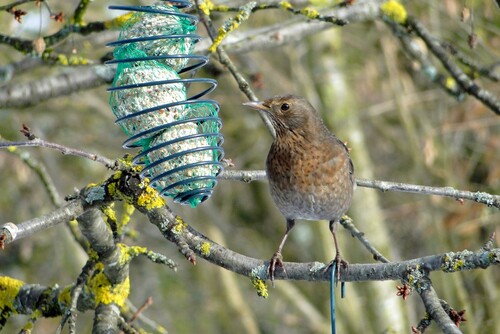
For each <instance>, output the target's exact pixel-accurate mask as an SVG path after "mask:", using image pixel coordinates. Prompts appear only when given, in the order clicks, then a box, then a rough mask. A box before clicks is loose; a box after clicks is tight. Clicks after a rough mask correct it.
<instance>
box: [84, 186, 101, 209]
mask: <svg viewBox="0 0 500 334" xmlns="http://www.w3.org/2000/svg"><path fill="white" fill-rule="evenodd" d="M105 197H106V190H105V189H104V187H103V186H94V187H90V188H87V191H86V192H85V197H84V201H85V202H87V203H88V204H90V205H91V204H92V203H94V202H95V201H103V200H104V199H105Z"/></svg>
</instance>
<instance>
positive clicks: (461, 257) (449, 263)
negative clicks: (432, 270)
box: [441, 249, 473, 273]
mask: <svg viewBox="0 0 500 334" xmlns="http://www.w3.org/2000/svg"><path fill="white" fill-rule="evenodd" d="M471 255H473V253H472V252H471V251H469V250H467V249H466V250H464V251H462V252H458V253H454V252H449V253H446V254H445V255H444V256H443V264H442V265H441V270H443V271H444V272H447V273H452V272H455V271H462V270H467V269H472V268H473V265H472V264H468V263H467V261H466V258H467V257H469V256H471Z"/></svg>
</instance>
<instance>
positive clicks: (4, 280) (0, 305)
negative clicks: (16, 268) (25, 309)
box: [0, 276, 24, 314]
mask: <svg viewBox="0 0 500 334" xmlns="http://www.w3.org/2000/svg"><path fill="white" fill-rule="evenodd" d="M23 285H24V282H23V281H20V280H17V279H14V278H11V277H8V276H0V314H1V313H3V312H4V311H7V312H9V311H15V307H14V299H15V298H16V296H17V294H18V293H19V290H20V289H21V287H22V286H23Z"/></svg>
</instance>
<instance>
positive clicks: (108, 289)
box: [88, 263, 130, 307]
mask: <svg viewBox="0 0 500 334" xmlns="http://www.w3.org/2000/svg"><path fill="white" fill-rule="evenodd" d="M88 288H89V290H90V292H91V293H92V294H93V295H94V301H95V306H96V307H97V306H98V305H99V304H106V305H108V304H112V303H113V304H115V305H117V306H118V307H123V306H124V305H125V301H126V300H127V298H128V295H129V292H130V278H129V277H128V276H127V277H126V278H125V280H124V281H123V282H120V283H116V284H112V283H111V282H110V281H109V279H108V277H107V276H106V275H105V274H104V265H103V264H102V263H98V264H97V265H96V272H95V274H94V276H92V278H91V279H90V280H89V283H88Z"/></svg>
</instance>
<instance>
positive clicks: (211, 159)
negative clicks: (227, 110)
mask: <svg viewBox="0 0 500 334" xmlns="http://www.w3.org/2000/svg"><path fill="white" fill-rule="evenodd" d="M190 6H191V4H190V2H189V1H183V0H179V1H165V2H159V3H156V4H154V5H152V6H110V7H109V8H110V9H118V10H125V11H129V12H132V14H130V15H129V17H128V19H127V20H126V22H125V23H124V25H123V27H122V30H121V32H120V35H119V38H118V40H117V41H116V42H112V43H109V44H108V45H109V46H114V47H115V49H114V51H113V55H114V60H111V61H108V62H107V63H109V64H117V72H116V75H115V79H114V81H113V84H112V87H110V88H109V89H108V91H109V92H110V93H111V94H110V105H111V108H112V110H113V113H114V114H115V116H116V118H117V120H116V123H117V124H119V125H120V126H121V128H122V130H123V131H124V132H125V133H126V134H127V135H128V136H129V138H128V139H127V140H126V141H125V142H124V144H123V145H124V147H126V148H135V147H140V148H141V152H140V153H139V154H138V155H137V156H136V157H135V158H134V160H133V162H134V163H136V164H143V165H144V168H143V170H142V175H143V176H144V177H148V178H149V179H150V183H151V185H152V186H153V187H155V188H156V189H157V190H158V191H160V193H161V194H162V195H166V196H170V197H173V199H174V201H176V202H179V203H182V204H189V205H191V206H192V207H195V206H196V205H198V204H199V203H201V202H203V201H204V200H206V199H207V198H208V197H209V196H210V195H211V194H212V191H213V187H214V186H215V185H216V183H217V179H216V177H217V175H218V174H219V173H220V171H221V170H222V163H221V162H220V161H221V159H222V158H223V155H224V151H223V149H222V147H221V144H222V142H223V138H222V135H221V134H220V133H219V130H220V128H221V126H222V122H221V120H220V118H219V117H218V111H219V104H218V103H217V102H216V101H214V100H210V99H200V98H201V97H203V96H204V95H206V94H208V93H210V92H211V91H213V90H214V89H215V87H216V86H217V81H215V80H213V79H208V78H192V77H185V75H184V77H180V76H179V75H180V74H183V73H188V72H191V71H195V70H197V69H199V68H200V67H202V66H204V65H205V64H206V63H207V62H208V57H206V56H202V55H193V54H191V53H192V51H193V49H194V44H195V43H196V42H198V41H199V40H200V39H201V37H200V36H199V35H196V34H195V32H196V24H197V23H198V18H197V17H196V16H194V15H190V14H187V13H182V12H180V9H183V8H187V7H190ZM199 85H201V87H202V88H198V89H199V90H200V91H199V92H196V93H194V94H193V95H191V96H188V94H187V87H190V86H199Z"/></svg>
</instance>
